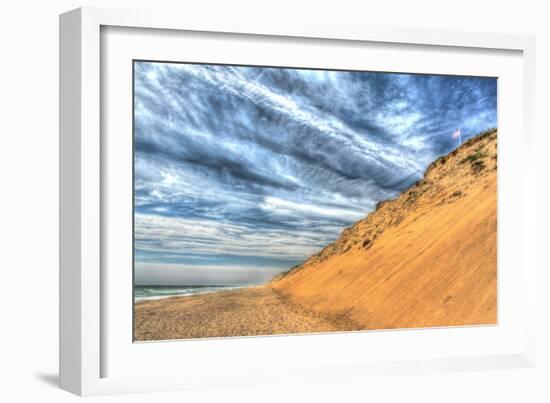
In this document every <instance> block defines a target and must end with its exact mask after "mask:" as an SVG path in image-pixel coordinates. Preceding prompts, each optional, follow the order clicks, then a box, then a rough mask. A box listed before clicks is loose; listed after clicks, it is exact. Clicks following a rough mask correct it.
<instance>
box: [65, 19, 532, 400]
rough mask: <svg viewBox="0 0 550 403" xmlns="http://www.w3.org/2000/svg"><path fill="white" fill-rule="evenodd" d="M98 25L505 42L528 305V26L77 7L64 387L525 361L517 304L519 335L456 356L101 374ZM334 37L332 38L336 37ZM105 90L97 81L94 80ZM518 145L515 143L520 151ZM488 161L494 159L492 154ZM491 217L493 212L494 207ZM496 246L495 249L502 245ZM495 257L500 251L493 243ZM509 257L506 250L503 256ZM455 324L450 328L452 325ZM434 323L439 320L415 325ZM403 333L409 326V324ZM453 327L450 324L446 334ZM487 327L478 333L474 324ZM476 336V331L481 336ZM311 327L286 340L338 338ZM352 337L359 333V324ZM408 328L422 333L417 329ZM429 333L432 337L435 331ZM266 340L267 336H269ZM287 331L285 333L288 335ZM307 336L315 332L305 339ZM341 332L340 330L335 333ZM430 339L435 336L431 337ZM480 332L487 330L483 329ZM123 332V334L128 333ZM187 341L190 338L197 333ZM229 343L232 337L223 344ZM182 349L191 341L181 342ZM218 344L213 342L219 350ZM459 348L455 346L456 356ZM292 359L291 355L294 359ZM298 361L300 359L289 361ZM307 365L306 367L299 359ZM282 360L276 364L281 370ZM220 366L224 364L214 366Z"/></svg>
mask: <svg viewBox="0 0 550 403" xmlns="http://www.w3.org/2000/svg"><path fill="white" fill-rule="evenodd" d="M105 27H119V28H125V27H126V28H136V29H137V28H140V29H143V28H145V29H156V30H171V31H172V32H174V31H181V32H185V31H192V32H195V33H197V32H204V33H208V32H210V33H219V34H220V35H224V34H225V35H230V34H241V35H252V36H255V37H257V38H259V40H261V38H291V39H292V38H296V40H299V39H300V38H309V39H323V40H324V39H326V40H339V41H342V42H345V41H352V42H356V43H363V42H364V43H367V42H369V43H372V42H375V43H378V44H381V46H385V45H388V46H389V45H392V44H399V45H419V46H430V47H434V48H441V49H442V48H445V49H470V50H475V51H476V52H478V53H479V54H483V53H484V52H489V51H491V50H498V51H513V52H517V53H518V54H520V57H521V66H522V72H523V73H522V77H521V79H522V82H521V88H523V98H522V100H521V103H522V115H523V119H522V121H523V123H522V127H521V128H520V131H523V133H521V134H522V135H521V136H519V137H518V139H519V140H517V141H519V143H520V145H521V147H520V148H519V149H520V151H521V154H518V155H517V156H516V157H517V158H516V159H515V161H520V162H523V163H524V164H523V166H522V168H521V169H519V170H517V173H515V175H517V178H516V179H517V180H518V181H521V184H522V186H523V187H522V192H518V195H517V200H516V201H517V203H516V204H514V205H515V206H519V208H520V210H521V211H517V214H519V215H520V217H518V220H519V221H518V223H519V225H520V227H521V228H519V230H520V233H519V234H518V235H517V236H518V237H519V238H518V239H521V240H522V242H520V245H518V250H515V251H506V253H514V254H515V255H514V256H515V259H518V260H517V261H519V262H521V264H520V265H518V267H517V270H519V271H520V273H521V277H522V282H519V283H517V284H515V285H514V287H516V291H515V292H516V293H517V294H515V295H519V296H521V297H522V298H523V300H522V301H523V302H522V305H521V306H522V307H523V309H525V312H535V311H536V309H535V288H536V286H535V281H536V270H537V266H536V261H535V250H534V248H535V244H536V242H535V240H534V237H535V234H536V230H535V227H536V216H535V211H536V210H535V199H534V196H533V194H532V193H531V192H530V191H529V190H530V189H532V188H534V186H535V182H534V180H535V179H534V178H535V174H534V171H535V164H534V158H533V156H534V153H535V133H534V127H535V123H534V118H535V117H534V110H535V108H534V102H535V60H534V58H535V41H534V38H533V37H529V36H520V35H505V34H488V33H468V32H457V31H442V30H437V31H430V30H418V29H408V28H386V27H370V26H360V25H349V24H344V23H328V22H321V21H303V22H301V23H300V24H294V25H293V24H285V25H284V26H283V25H281V24H280V23H279V22H278V21H270V20H269V19H268V18H266V19H263V20H254V21H250V20H245V19H244V18H243V19H236V18H231V19H223V20H222V19H218V20H216V19H206V18H198V17H197V16H193V15H182V14H175V13H170V12H169V11H166V12H162V11H151V10H120V9H105V8H80V9H77V10H73V11H70V12H68V13H65V14H63V15H61V17H60V385H61V387H62V388H63V389H65V390H68V391H70V392H73V393H76V394H79V395H97V394H114V393H134V392H140V391H143V392H145V391H147V392H149V391H161V390H171V389H187V388H198V387H203V388H204V387H216V386H227V385H237V386H244V385H254V384H260V383H266V382H296V381H299V382H301V381H304V380H305V379H317V380H318V379H327V380H329V379H335V378H339V379H342V378H346V377H357V376H369V375H372V374H378V375H379V374H387V375H396V374H413V373H426V372H447V371H467V370H479V369H493V368H494V369H497V368H519V367H529V366H533V365H535V345H534V339H535V321H534V317H529V316H528V315H526V317H525V320H524V321H523V322H522V323H521V325H517V326H516V328H515V329H514V332H516V333H518V334H519V333H521V335H522V336H521V339H522V341H521V343H514V344H513V345H512V344H510V346H508V345H507V347H506V348H503V349H501V350H499V351H498V353H497V352H496V350H495V351H483V349H481V351H477V352H475V353H470V354H466V355H460V354H459V353H454V354H450V355H448V356H447V355H446V354H445V352H444V351H443V352H441V351H440V352H438V353H437V354H432V355H429V354H428V355H425V356H423V357H420V358H411V357H409V356H404V355H400V353H399V352H397V353H396V354H395V356H393V357H389V358H388V359H387V360H378V361H368V360H363V359H362V358H361V357H360V356H359V357H358V358H357V359H356V360H349V361H346V362H337V361H330V360H329V359H327V361H326V363H325V362H323V361H322V360H321V361H315V362H313V361H311V362H310V363H309V364H308V362H307V355H304V357H303V358H302V362H300V363H297V362H294V363H290V360H289V363H288V366H285V365H284V361H281V362H280V363H278V364H273V366H272V367H270V364H269V363H267V364H266V365H265V367H264V368H262V371H257V370H255V371H253V370H252V367H250V370H247V368H246V362H247V361H246V360H244V362H245V363H244V364H242V366H241V368H237V370H235V368H232V371H233V373H232V374H231V375H232V376H229V375H230V373H229V372H228V371H229V369H224V368H223V367H221V369H220V370H217V371H211V372H209V371H208V369H205V370H204V371H203V372H200V371H198V372H196V373H191V372H187V373H186V372H185V371H184V368H183V366H184V365H185V364H184V365H182V371H180V374H179V375H178V374H177V373H176V372H175V371H173V372H172V373H164V374H159V375H158V376H152V375H136V374H133V375H132V374H130V373H128V374H127V375H125V374H120V373H119V372H124V369H123V370H122V371H117V374H116V376H110V375H108V376H105V374H106V373H107V372H106V370H105V368H104V366H105V363H104V361H105V357H106V356H108V354H109V351H107V350H108V349H106V341H107V340H106V339H105V336H104V333H102V328H101V327H102V324H103V326H104V324H105V323H108V322H105V321H104V318H105V317H106V316H108V315H109V311H108V305H106V304H105V303H104V297H105V293H106V291H105V290H103V289H102V284H103V283H102V282H103V280H102V271H101V267H102V265H103V264H104V260H103V259H104V256H103V253H102V249H103V245H102V225H103V224H104V221H102V220H105V219H106V218H105V217H104V216H103V215H102V190H103V189H104V186H105V184H104V183H103V182H102V181H104V179H105V177H106V176H108V175H109V172H106V171H105V165H104V162H105V161H104V158H105V157H104V155H103V151H104V150H103V148H102V147H104V144H102V141H101V133H102V131H103V130H104V129H105V128H104V127H103V121H102V113H101V112H102V109H101V103H102V97H101V91H102V88H101V83H102V80H101V78H102V77H101V74H102V68H101V55H102V49H101V47H102V37H101V31H102V29H103V28H105ZM335 46H337V45H335ZM103 90H104V89H103ZM520 151H518V153H519V152H520ZM499 163H501V162H500V159H499ZM499 217H500V216H499ZM503 253H504V252H503ZM499 259H500V260H502V256H501V255H500V252H499ZM514 261H516V260H514ZM459 331H460V330H459ZM423 332H439V333H438V334H441V331H440V330H437V329H436V330H424V331H423ZM395 334H396V332H377V336H376V337H377V338H392V337H394V338H395V337H396V336H392V335H395ZM409 335H410V337H417V336H418V334H417V333H415V331H409ZM457 335H458V334H455V337H456V336H457ZM485 336H486V337H490V335H489V334H487V335H485ZM485 336H484V337H485ZM315 337H316V336H298V337H294V338H293V339H292V340H293V341H288V343H291V342H292V343H294V347H293V348H295V349H296V348H300V345H301V346H302V348H305V347H306V345H308V344H310V345H315V346H316V347H315V348H323V346H325V347H329V346H330V343H338V337H342V335H334V336H330V337H325V338H324V339H319V338H316V339H313V338H315ZM351 337H354V338H355V339H358V338H359V337H362V336H361V335H357V334H354V335H352V336H351ZM418 337H431V336H429V335H428V333H424V335H422V334H420V335H419V336H418ZM434 337H436V338H437V337H440V336H434ZM268 339H269V340H271V341H270V343H272V344H273V343H277V344H279V345H281V344H285V343H287V341H285V339H284V337H279V338H268ZM248 340H252V341H247V342H246V343H247V344H246V346H245V345H242V346H240V347H238V348H239V349H240V350H239V351H240V354H243V352H244V354H246V351H247V349H253V350H250V351H256V352H261V348H262V347H261V344H263V343H264V342H263V341H262V340H266V338H253V339H248ZM273 340H275V341H273ZM289 340H290V339H289ZM308 340H316V343H311V342H310V341H308ZM340 340H341V339H340ZM434 340H435V339H434ZM488 340H490V339H488ZM129 342H130V341H129ZM200 343H202V344H200V346H201V347H200V348H201V349H203V350H204V349H205V348H209V349H214V350H215V349H216V348H217V347H216V346H221V345H222V341H216V340H208V341H202V342H200ZM175 346H177V344H176V343H164V344H163V346H162V349H163V354H166V353H168V354H170V350H173V349H175V348H176V347H175ZM196 346H199V344H197V345H196ZM235 346H236V344H233V348H234V347H235ZM187 348H188V349H190V348H191V349H192V348H193V345H192V344H189V343H187ZM224 351H226V350H224V349H221V350H219V353H220V354H222V356H221V357H222V358H223V354H225V353H224ZM457 354H458V355H457ZM295 364H296V365H295ZM298 364H300V365H298ZM305 367H307V368H308V370H307V371H304V370H303V369H304V368H305ZM281 369H283V370H281ZM224 371H225V372H224Z"/></svg>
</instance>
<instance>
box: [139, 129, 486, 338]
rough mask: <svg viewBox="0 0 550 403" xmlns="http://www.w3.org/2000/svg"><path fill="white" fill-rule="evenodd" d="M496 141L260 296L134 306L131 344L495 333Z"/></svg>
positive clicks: (441, 162)
mask: <svg viewBox="0 0 550 403" xmlns="http://www.w3.org/2000/svg"><path fill="white" fill-rule="evenodd" d="M496 137H497V132H496V131H491V132H487V133H484V134H481V135H479V136H477V137H475V138H473V139H471V140H469V141H468V142H467V143H465V144H464V145H462V146H461V147H460V148H459V149H457V150H455V151H454V152H452V153H451V154H449V155H447V156H444V157H441V158H439V159H438V160H437V161H435V162H434V163H433V164H432V165H431V166H430V167H429V168H428V170H427V171H426V174H425V177H424V179H423V180H422V181H421V182H419V183H418V184H417V185H416V186H414V187H412V188H411V189H409V190H407V191H405V192H403V193H402V194H401V195H400V196H399V197H398V198H397V199H395V200H391V201H387V202H384V203H381V204H380V205H379V206H378V207H377V209H376V211H374V212H373V213H371V214H369V215H368V216H367V217H366V218H365V219H363V220H361V221H359V222H357V223H356V224H354V225H353V226H352V227H350V228H348V229H346V230H344V231H343V232H342V235H341V237H340V238H339V239H338V240H337V241H336V242H334V243H333V244H331V245H328V246H327V247H326V248H324V249H323V250H322V251H321V252H319V253H318V254H316V255H314V256H311V257H310V258H309V259H308V260H306V261H305V262H304V264H302V265H300V266H298V267H296V268H293V269H292V270H291V271H289V272H287V273H284V274H281V275H279V276H277V277H276V278H275V279H274V280H273V281H272V282H271V283H270V284H268V285H266V286H263V287H255V288H250V289H244V290H236V291H228V292H220V293H216V294H207V295H200V296H194V297H177V298H170V299H165V300H160V301H148V302H145V303H140V304H138V305H136V310H135V325H134V326H135V336H136V340H158V339H174V338H194V337H218V336H242V335H259V334H280V333H304V332H326V331H336V330H356V329H389V328H410V327H432V326H454V325H478V324H494V323H496V320H497V306H496V302H497V267H496V256H497V252H496V234H497V200H496V196H497V192H496V190H497V188H496V187H497V175H496V169H497V155H496Z"/></svg>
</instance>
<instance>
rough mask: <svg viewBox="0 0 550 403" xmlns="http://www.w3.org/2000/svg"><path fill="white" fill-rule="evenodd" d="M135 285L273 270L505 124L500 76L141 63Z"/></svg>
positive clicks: (251, 277) (263, 274)
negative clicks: (462, 142)
mask: <svg viewBox="0 0 550 403" xmlns="http://www.w3.org/2000/svg"><path fill="white" fill-rule="evenodd" d="M134 69H135V82H134V97H135V99H134V101H135V109H134V136H135V138H134V145H135V190H134V193H135V200H134V204H135V217H134V223H135V225H134V231H135V245H134V246H135V278H136V284H148V285H153V284H163V285H171V284H176V285H212V284H220V285H235V284H253V283H260V282H264V281H267V280H268V279H270V278H271V277H272V276H273V275H274V274H276V273H278V272H280V271H282V270H287V269H288V268H289V267H291V266H293V265H295V264H297V263H300V262H302V261H303V260H304V259H305V258H307V257H308V256H309V255H311V254H312V253H315V252H317V251H319V250H320V249H321V248H322V247H323V246H324V245H326V244H328V243H330V242H332V241H334V240H335V239H336V238H337V237H338V236H339V234H340V232H341V231H342V229H343V228H344V227H346V226H349V225H350V224H352V223H353V222H355V221H357V220H359V219H361V218H363V217H364V216H366V215H367V214H368V213H369V212H371V211H372V210H373V209H374V207H375V205H376V203H377V202H379V201H381V200H386V199H390V198H394V197H395V196H397V195H398V194H399V192H401V191H402V190H404V189H406V188H407V187H408V186H410V185H411V184H412V183H414V182H415V181H417V180H418V179H420V178H421V177H422V174H423V172H424V170H425V169H426V168H427V166H428V165H429V164H430V162H432V161H433V160H434V159H435V158H437V157H438V156H440V155H441V154H445V153H447V152H449V151H451V150H452V149H454V148H456V147H457V146H458V143H457V140H456V139H453V138H452V133H453V131H454V130H455V129H456V128H457V127H459V128H460V130H461V132H462V136H463V139H467V138H469V137H471V136H473V135H475V134H477V133H479V132H480V131H483V130H485V129H488V128H491V127H496V126H497V80H496V79H494V78H475V77H459V76H432V75H409V74H390V73H376V72H343V71H323V70H304V69H286V68H285V69H283V68H263V67H238V66H213V65H198V64H177V63H156V62H155V63H151V62H135V64H134Z"/></svg>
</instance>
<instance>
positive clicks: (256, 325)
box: [134, 286, 359, 341]
mask: <svg viewBox="0 0 550 403" xmlns="http://www.w3.org/2000/svg"><path fill="white" fill-rule="evenodd" d="M134 329H135V334H134V340H135V341H144V340H147V341H148V340H171V339H190V338H205V337H231V336H255V335H256V336H257V335H270V334H289V333H316V332H331V331H346V330H358V329H359V327H358V326H357V325H356V324H354V323H353V322H352V321H350V320H349V319H347V318H346V317H345V316H343V315H322V314H318V313H314V312H312V311H309V310H306V309H305V308H303V307H301V306H299V305H296V304H293V303H291V302H290V301H289V300H288V299H286V298H284V297H283V296H282V295H281V294H280V293H279V292H277V291H276V290H274V289H273V288H271V287H268V286H261V287H251V288H246V289H240V290H231V291H221V292H216V293H211V294H202V295H196V296H187V297H173V298H165V299H159V300H151V301H143V302H139V303H137V304H136V306H135V313H134Z"/></svg>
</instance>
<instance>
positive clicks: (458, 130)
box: [453, 127, 462, 144]
mask: <svg viewBox="0 0 550 403" xmlns="http://www.w3.org/2000/svg"><path fill="white" fill-rule="evenodd" d="M453 139H458V140H459V141H460V144H462V134H461V133H460V129H459V128H458V127H457V128H456V130H455V131H454V132H453Z"/></svg>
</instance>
